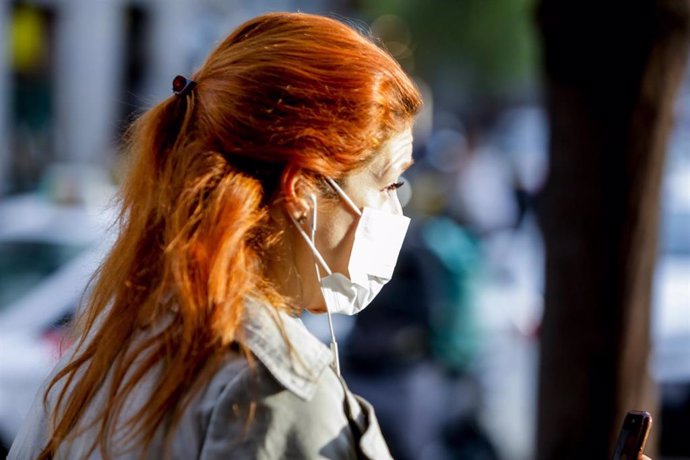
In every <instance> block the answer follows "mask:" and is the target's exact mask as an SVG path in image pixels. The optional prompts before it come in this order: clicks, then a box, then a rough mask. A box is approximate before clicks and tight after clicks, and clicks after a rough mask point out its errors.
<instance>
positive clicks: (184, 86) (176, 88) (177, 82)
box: [172, 75, 196, 96]
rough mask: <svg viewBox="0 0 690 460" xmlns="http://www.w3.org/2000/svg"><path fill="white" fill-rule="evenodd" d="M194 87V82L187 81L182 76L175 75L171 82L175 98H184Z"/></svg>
mask: <svg viewBox="0 0 690 460" xmlns="http://www.w3.org/2000/svg"><path fill="white" fill-rule="evenodd" d="M195 86H196V82H195V81H194V80H188V79H187V78H185V77H183V76H182V75H177V76H176V77H175V78H173V81H172V90H173V93H175V95H176V96H186V95H187V94H189V92H190V91H191V90H192V89H193V88H194V87H195Z"/></svg>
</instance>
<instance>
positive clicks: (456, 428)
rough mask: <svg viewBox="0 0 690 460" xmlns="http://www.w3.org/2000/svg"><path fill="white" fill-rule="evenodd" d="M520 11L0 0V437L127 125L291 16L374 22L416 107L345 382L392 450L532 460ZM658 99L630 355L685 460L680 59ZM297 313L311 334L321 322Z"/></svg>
mask: <svg viewBox="0 0 690 460" xmlns="http://www.w3.org/2000/svg"><path fill="white" fill-rule="evenodd" d="M535 6H536V3H535V1H534V0H492V1H486V0H457V1H453V0H436V1H422V0H404V1H402V0H401V1H396V0H352V1H347V0H293V1H290V0H254V1H252V0H169V1H165V0H99V1H95V0H32V1H9V0H0V36H2V40H1V41H0V139H2V142H0V443H1V444H2V446H4V447H5V448H6V447H8V446H9V445H10V444H11V442H12V439H13V437H14V435H15V434H16V431H17V429H18V426H19V424H20V423H21V420H22V417H23V416H24V414H25V413H26V411H27V410H28V407H29V405H30V403H31V401H32V399H33V395H34V393H35V392H36V390H37V388H38V386H39V384H40V383H41V381H42V380H43V379H44V378H45V376H46V375H47V373H48V371H49V370H50V368H51V367H52V364H53V363H54V362H55V360H56V359H57V355H58V353H59V344H60V341H61V339H62V336H63V334H64V332H65V329H66V325H67V324H68V323H69V321H70V319H71V318H72V314H73V312H74V310H75V308H76V305H77V304H78V302H79V299H80V297H81V294H82V292H83V290H84V288H85V285H86V283H87V281H88V279H89V277H90V275H91V274H92V272H93V271H94V270H95V268H96V267H97V266H98V263H99V261H100V260H101V259H102V257H103V256H104V254H105V253H106V252H107V250H108V247H109V244H110V243H111V241H112V238H113V234H112V233H113V232H112V230H110V227H109V226H110V224H111V223H112V222H113V218H114V215H115V213H116V209H114V205H113V203H114V201H113V197H114V194H115V193H116V189H117V184H118V181H119V179H120V178H121V177H122V174H123V169H124V167H125V166H124V159H123V158H122V156H121V153H120V137H121V135H122V134H123V131H124V130H125V128H126V127H127V125H128V124H129V123H130V122H131V120H132V119H133V118H134V117H136V115H137V114H139V113H141V112H142V111H143V110H145V109H147V108H148V107H150V106H152V105H153V104H155V103H156V102H158V101H160V100H162V99H163V98H165V97H168V96H169V94H170V91H171V89H170V87H171V81H172V78H173V77H174V76H175V75H176V74H189V73H191V72H192V71H193V69H195V68H196V67H197V66H199V65H200V64H201V62H202V60H203V59H204V57H205V56H206V55H207V54H208V52H209V51H210V50H211V49H212V48H213V47H214V45H215V44H216V43H217V42H218V41H219V40H220V39H221V38H223V37H224V36H225V35H227V34H228V33H229V32H230V31H231V30H232V29H234V28H235V27H236V26H237V25H239V24H240V23H241V22H243V21H245V20H247V19H249V18H251V17H253V16H256V15H258V14H260V13H263V12H266V11H276V10H283V11H288V10H289V11H297V10H299V11H304V12H314V13H323V14H329V15H333V16H335V17H338V18H341V19H342V20H345V21H347V22H349V23H351V24H353V25H354V26H355V27H358V28H361V29H363V30H367V29H371V30H372V31H373V33H374V34H375V35H377V36H379V37H380V38H381V41H382V43H383V44H384V45H385V47H386V48H387V49H388V50H389V51H390V52H391V54H393V55H394V56H395V57H396V58H397V59H398V61H399V62H400V63H401V65H402V66H403V67H404V68H405V69H406V70H407V71H408V72H409V73H410V74H411V75H412V76H413V77H414V78H415V80H416V81H417V83H418V85H419V87H420V88H421V90H422V92H423V94H424V99H425V104H426V105H425V108H424V111H423V113H422V114H421V115H420V117H419V119H418V122H417V125H416V127H415V157H416V165H415V167H414V168H412V170H410V172H409V175H408V177H406V179H407V185H406V186H405V187H403V188H402V189H401V191H400V194H401V199H402V201H403V202H404V204H405V210H406V214H408V215H409V216H411V217H412V218H413V224H412V227H411V229H410V232H409V235H408V238H407V240H406V243H405V246H404V248H403V251H402V254H401V257H400V262H399V266H398V268H397V275H396V277H395V278H394V280H393V281H392V282H391V283H390V285H389V286H388V287H387V288H386V289H384V291H383V292H382V293H381V295H380V296H379V297H378V298H377V299H376V301H375V305H373V306H372V307H371V308H369V309H367V310H366V311H365V312H364V313H362V314H361V315H359V316H358V317H356V318H354V319H353V318H340V317H339V318H337V320H338V321H337V330H338V336H339V340H340V342H341V348H342V349H343V352H342V353H343V360H344V363H343V367H344V371H343V372H344V374H345V377H346V379H347V380H348V382H349V384H350V387H351V388H352V389H353V391H355V392H357V393H360V394H362V395H364V396H365V397H366V398H368V399H369V400H370V401H371V402H372V403H373V404H374V406H375V407H376V410H377V414H378V416H379V419H380V422H381V425H382V429H383V431H384V434H385V436H386V438H387V439H388V441H389V443H390V447H391V450H392V452H393V455H394V457H395V458H398V459H455V458H462V459H510V460H513V459H514V460H521V459H529V458H535V457H536V452H535V445H536V444H535V443H536V441H535V440H536V437H537V433H536V431H537V407H538V401H537V399H538V398H537V395H538V358H539V354H538V351H539V340H540V337H541V331H542V327H541V326H542V321H541V320H542V311H543V308H544V298H545V269H544V267H545V250H544V240H543V237H542V231H541V230H540V225H539V219H538V218H537V211H536V209H537V206H538V202H539V196H540V192H541V191H542V189H543V187H544V185H545V183H546V181H547V177H548V175H549V163H550V161H549V137H550V135H549V117H548V114H547V110H546V108H545V96H544V94H545V92H544V90H543V84H542V71H541V64H540V62H541V60H540V53H541V51H540V50H541V47H540V44H539V40H540V37H539V34H538V31H537V29H536V25H535V14H534V10H535ZM673 99H674V100H673V104H672V105H673V109H672V111H673V116H674V118H673V127H672V129H671V131H670V137H669V138H668V141H667V143H666V145H665V147H664V150H665V154H666V160H665V166H664V168H663V178H662V181H661V188H660V192H659V195H660V205H659V206H658V215H659V216H660V219H659V242H658V250H657V253H658V255H657V257H656V261H655V262H654V266H655V268H654V273H655V275H654V277H653V289H652V295H651V311H652V318H651V343H652V347H651V349H650V350H649V364H648V367H649V372H650V374H651V376H652V378H653V380H654V382H655V383H656V384H657V385H658V387H657V388H658V401H659V408H658V410H657V412H656V413H655V435H656V436H658V438H657V441H656V442H658V446H659V452H658V455H657V458H669V459H670V458H676V459H677V458H690V448H689V446H688V443H687V441H686V438H687V429H688V427H689V426H690V75H688V73H687V72H685V74H684V76H683V77H682V83H681V86H680V90H679V91H678V92H677V93H675V94H674V95H673ZM654 206H656V204H655V205H654ZM651 222H652V223H653V224H654V225H657V223H656V221H655V220H652V221H651ZM305 322H306V323H307V324H308V326H309V327H310V328H312V329H313V330H314V332H315V333H316V334H317V335H321V334H323V335H324V336H325V335H326V334H327V332H326V327H327V325H326V323H325V318H323V317H315V316H307V317H305ZM564 397H566V396H564ZM2 452H3V451H1V450H0V453H2ZM595 458H598V457H597V456H596V455H595ZM602 458H603V457H602Z"/></svg>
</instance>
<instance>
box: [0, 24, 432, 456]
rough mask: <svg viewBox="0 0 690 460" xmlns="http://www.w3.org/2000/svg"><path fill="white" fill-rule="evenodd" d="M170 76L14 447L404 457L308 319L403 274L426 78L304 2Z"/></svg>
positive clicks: (361, 303)
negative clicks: (82, 294)
mask: <svg viewBox="0 0 690 460" xmlns="http://www.w3.org/2000/svg"><path fill="white" fill-rule="evenodd" d="M173 89H174V91H175V94H174V95H172V96H171V97H170V98H168V99H167V100H165V101H163V102H161V103H160V104H159V105H157V106H155V107H154V108H152V109H151V110H149V111H148V112H147V113H145V114H144V115H143V116H142V117H141V118H140V119H139V120H138V121H137V122H136V123H135V124H134V126H133V128H132V130H131V136H130V139H129V141H130V150H131V153H132V154H133V164H132V168H131V171H130V173H129V176H128V177H127V179H126V181H125V183H124V186H123V190H122V203H121V204H122V214H121V217H120V224H121V226H120V234H119V238H118V240H117V242H116V244H115V246H114V248H113V249H112V252H111V253H110V255H109V257H108V258H107V259H106V261H105V262H104V265H103V266H102V268H101V269H100V271H99V273H98V276H97V278H96V281H95V285H94V289H93V292H92V295H91V297H90V299H89V302H88V305H87V307H86V308H85V309H84V311H83V313H82V314H81V316H80V318H79V321H78V332H79V339H78V341H77V342H76V344H75V346H74V348H73V349H71V350H70V351H68V353H67V354H66V355H65V358H64V359H63V362H61V363H60V364H59V365H58V366H57V367H56V371H55V372H54V374H53V375H52V376H51V379H50V380H49V382H48V384H47V386H46V388H45V391H44V392H42V394H41V395H40V396H39V397H38V398H37V402H36V403H35V406H34V407H33V408H32V410H31V412H30V414H29V416H28V419H27V421H26V422H25V424H24V426H23V428H22V430H21V432H20V434H19V435H18V437H17V439H16V440H15V443H14V445H13V446H12V450H11V452H10V456H9V458H10V459H28V458H31V459H34V458H39V459H49V458H53V459H83V458H117V459H130V458H131V459H138V458H163V457H169V458H180V459H188V458H201V459H220V458H252V459H253V458H257V459H274V458H338V459H340V458H347V459H349V458H358V457H362V458H372V459H373V458H376V459H381V458H389V457H390V454H389V453H388V449H387V447H386V445H385V442H384V441H383V438H382V436H381V433H380V430H379V428H378V424H377V422H376V418H375V416H374V412H373V410H372V408H371V406H370V405H369V404H368V403H367V402H366V401H364V400H362V399H361V398H358V397H355V396H353V395H352V394H351V393H350V392H349V391H348V389H347V387H346V386H345V384H344V382H343V381H342V379H341V378H340V376H339V372H338V366H337V347H336V346H335V340H333V343H332V344H331V349H330V350H329V348H328V347H326V346H325V345H323V344H322V343H321V342H319V341H318V340H316V339H315V338H314V337H313V336H311V335H310V334H309V332H308V331H307V330H306V329H305V328H304V326H303V324H302V323H301V321H300V320H299V315H300V314H301V313H302V312H303V311H304V310H309V311H312V312H327V313H328V314H329V323H330V314H331V313H345V314H354V313H356V312H358V311H359V310H361V309H362V308H364V307H365V306H366V305H367V304H368V303H369V302H370V301H371V299H372V298H373V297H374V296H375V295H376V293H377V292H378V290H379V289H380V288H381V286H382V285H383V284H384V283H385V282H386V281H387V280H388V279H389V278H390V275H391V273H392V270H393V266H394V264H395V259H396V257H397V254H398V251H399V249H400V245H401V244H402V239H403V237H404V234H405V231H406V228H407V219H406V218H404V217H403V216H402V211H401V206H400V203H399V201H398V198H397V196H396V189H397V188H398V187H400V186H401V184H402V183H401V182H400V180H399V177H400V175H401V174H402V172H403V171H404V170H405V168H407V167H408V166H409V165H410V164H411V163H412V157H411V151H412V147H411V141H412V136H411V132H410V126H411V123H412V121H413V117H414V115H415V114H416V113H417V111H418V110H419V108H420V105H421V100H420V96H419V93H418V91H417V89H416V88H415V86H414V84H413V83H412V82H411V81H410V79H409V78H408V77H407V76H406V75H405V74H404V72H403V71H402V70H401V68H400V67H399V65H398V64H397V63H396V62H395V60H394V59H392V58H391V57H390V56H389V55H388V54H387V53H386V52H385V51H382V50H381V49H380V48H378V47H377V46H376V45H375V44H373V43H372V42H371V41H370V39H369V38H367V37H365V36H362V35H361V34H359V33H358V32H356V31H354V30H352V29H350V28H349V27H347V26H345V25H344V24H341V23H340V22H338V21H335V20H332V19H328V18H324V17H319V16H313V15H308V14H299V13H298V14H286V13H273V14H267V15H264V16H260V17H257V18H255V19H253V20H250V21H248V22H247V23H245V24H243V25H242V26H240V27H239V28H238V29H237V30H236V31H234V32H233V33H232V34H231V35H230V36H229V37H228V38H227V39H225V41H224V42H222V43H221V44H220V45H219V46H218V48H217V49H216V50H215V51H213V52H212V53H211V55H210V56H209V57H208V59H207V61H206V62H205V64H204V65H203V66H202V67H201V69H199V70H198V71H197V72H196V73H195V74H194V75H193V77H192V79H190V80H187V79H185V78H183V77H179V76H178V77H176V78H175V80H174V81H173Z"/></svg>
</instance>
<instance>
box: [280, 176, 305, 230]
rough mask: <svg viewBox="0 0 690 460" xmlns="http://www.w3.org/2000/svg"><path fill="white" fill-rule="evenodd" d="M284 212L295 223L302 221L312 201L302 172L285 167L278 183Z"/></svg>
mask: <svg viewBox="0 0 690 460" xmlns="http://www.w3.org/2000/svg"><path fill="white" fill-rule="evenodd" d="M280 188H281V192H282V194H283V198H284V200H285V201H284V203H285V210H286V212H288V213H289V214H290V215H291V216H292V217H294V218H295V220H297V221H303V220H304V219H305V218H306V217H307V216H308V215H309V212H310V211H311V207H312V201H311V200H310V199H309V192H310V191H311V190H310V187H309V186H308V185H307V181H306V180H305V178H304V174H303V173H302V170H301V169H299V168H296V167H293V166H286V167H285V170H284V171H283V174H282V177H281V183H280Z"/></svg>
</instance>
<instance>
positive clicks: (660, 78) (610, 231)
mask: <svg viewBox="0 0 690 460" xmlns="http://www.w3.org/2000/svg"><path fill="white" fill-rule="evenodd" d="M613 3H615V5H614V4H613ZM537 13H538V14H537V19H538V24H539V27H540V31H541V33H542V39H543V61H544V78H545V87H546V100H547V106H548V111H549V119H550V124H551V138H550V156H551V160H550V161H551V172H550V177H549V180H548V182H547V185H546V187H545V190H544V193H543V196H542V197H541V204H540V220H541V223H542V228H543V232H544V235H545V245H546V253H547V257H546V293H545V310H544V318H543V335H542V340H541V361H540V368H539V409H538V427H537V433H538V434H537V444H536V451H537V452H536V458H538V459H549V460H551V459H559V460H564V459H583V458H597V459H599V458H601V459H605V458H610V457H611V453H612V448H613V443H614V442H615V439H616V436H617V433H618V430H619V429H620V425H621V423H622V419H623V416H624V414H625V412H626V411H628V410H630V409H646V410H649V411H650V412H652V415H654V413H655V409H656V397H655V387H654V385H653V382H652V381H651V378H650V376H649V374H648V355H649V352H650V331H649V320H650V299H651V286H652V275H653V271H654V265H655V260H656V248H657V243H656V241H657V222H658V210H659V195H660V184H661V177H662V170H663V166H664V157H665V149H666V140H667V138H668V134H669V132H670V128H671V125H672V119H673V106H674V99H675V98H674V95H675V93H676V91H677V89H678V87H679V84H680V82H681V80H682V75H683V71H684V68H685V62H686V60H687V57H688V45H689V43H690V1H687V0H657V1H652V0H638V1H630V2H625V3H618V2H601V3H590V2H582V1H579V0H541V2H540V3H539V6H538V10H537ZM651 447H652V448H653V446H651Z"/></svg>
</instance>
